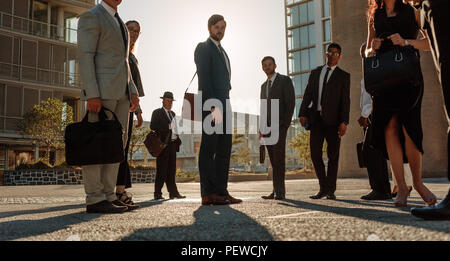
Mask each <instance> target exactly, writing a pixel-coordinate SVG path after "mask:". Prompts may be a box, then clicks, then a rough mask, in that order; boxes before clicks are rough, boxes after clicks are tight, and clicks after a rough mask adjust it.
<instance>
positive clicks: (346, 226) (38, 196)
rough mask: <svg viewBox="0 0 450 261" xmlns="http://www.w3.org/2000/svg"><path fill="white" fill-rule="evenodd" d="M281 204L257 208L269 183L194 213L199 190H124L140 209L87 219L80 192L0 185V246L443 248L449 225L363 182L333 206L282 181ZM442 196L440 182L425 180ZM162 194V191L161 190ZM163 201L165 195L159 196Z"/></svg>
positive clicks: (304, 187)
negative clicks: (352, 244)
mask: <svg viewBox="0 0 450 261" xmlns="http://www.w3.org/2000/svg"><path fill="white" fill-rule="evenodd" d="M286 184H287V192H288V193H287V199H286V200H283V201H273V200H269V201H265V200H263V199H261V198H260V197H261V196H262V195H267V194H269V192H270V191H271V190H272V189H271V187H272V182H271V181H253V182H237V183H230V184H229V191H230V193H231V194H232V195H233V196H235V197H238V198H242V199H243V200H244V203H242V204H239V205H230V206H201V205H200V197H199V190H200V185H199V183H180V184H178V187H179V190H180V192H181V193H182V194H183V195H186V196H187V198H186V199H183V200H165V201H164V200H162V201H154V200H153V184H136V185H134V186H133V188H132V189H130V192H132V193H133V194H134V198H133V199H134V201H135V202H137V203H139V204H140V205H141V209H139V210H137V211H133V212H127V213H123V214H113V215H100V214H87V213H86V212H85V205H84V189H83V186H27V187H5V186H0V240H20V241H24V240H25V241H27V240H50V241H53V240H58V241H65V240H83V241H84V240H95V241H105V240H106V241H109V240H114V241H116V240H177V241H178V240H187V241H197V240H202V241H209V240H221V241H222V240H226V241H235V240H239V241H241V240H244V241H246V240H257V241H261V240H263V241H264V240H276V241H279V240H283V241H287V240H296V241H310V240H320V241H330V240H331V241H334V240H350V241H354V240H358V241H366V240H401V241H403V240H443V241H450V221H444V222H442V221H441V222H438V221H422V220H419V219H416V218H414V217H413V216H411V215H410V214H409V211H410V208H411V207H414V206H423V205H424V203H423V201H422V200H421V198H420V196H419V195H418V194H417V192H413V193H412V195H411V198H410V200H409V206H408V207H406V208H395V207H394V206H393V203H392V200H386V201H373V202H369V201H362V200H360V199H359V198H360V196H362V195H364V194H366V193H367V192H368V191H369V185H368V180H367V179H340V180H339V181H338V191H337V192H336V196H337V200H334V201H333V200H326V199H322V200H311V199H309V195H313V194H315V193H316V192H317V189H318V183H317V181H316V180H314V179H308V180H288V181H286ZM426 184H427V186H429V188H430V189H431V190H432V191H433V192H434V193H435V194H436V196H438V197H439V198H442V197H444V196H445V195H446V194H447V192H448V189H449V188H450V185H449V184H448V182H447V181H446V180H445V179H427V180H426ZM164 190H165V188H164ZM165 196H168V195H167V193H166V194H165Z"/></svg>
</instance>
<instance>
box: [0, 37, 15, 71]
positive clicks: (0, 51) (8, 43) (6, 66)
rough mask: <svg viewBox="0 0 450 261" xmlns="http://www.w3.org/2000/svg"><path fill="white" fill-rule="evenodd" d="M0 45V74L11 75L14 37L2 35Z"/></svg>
mask: <svg viewBox="0 0 450 261" xmlns="http://www.w3.org/2000/svg"><path fill="white" fill-rule="evenodd" d="M0 46H1V48H0V75H5V76H11V65H10V64H11V63H12V51H11V50H12V46H13V41H12V38H11V37H8V36H5V35H0Z"/></svg>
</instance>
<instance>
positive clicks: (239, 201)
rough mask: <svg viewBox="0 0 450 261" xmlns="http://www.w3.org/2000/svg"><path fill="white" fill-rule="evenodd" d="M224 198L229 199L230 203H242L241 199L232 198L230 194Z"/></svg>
mask: <svg viewBox="0 0 450 261" xmlns="http://www.w3.org/2000/svg"><path fill="white" fill-rule="evenodd" d="M226 199H228V201H230V204H239V203H242V199H238V198H234V197H232V196H231V195H228V196H226Z"/></svg>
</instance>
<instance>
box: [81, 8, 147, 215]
mask: <svg viewBox="0 0 450 261" xmlns="http://www.w3.org/2000/svg"><path fill="white" fill-rule="evenodd" d="M121 2H122V0H103V1H102V3H101V4H99V5H97V6H96V7H94V8H92V9H91V10H88V11H86V12H85V13H83V14H82V15H81V16H80V20H79V22H78V62H79V65H80V75H81V79H82V81H83V90H82V95H81V96H82V99H83V100H86V101H87V107H88V111H89V121H90V122H96V121H98V113H99V112H100V111H101V109H102V107H105V108H107V109H109V110H111V111H113V112H114V113H115V114H116V115H117V117H118V119H119V121H120V123H121V124H122V127H123V128H124V134H123V141H124V146H125V143H126V137H127V126H128V117H129V112H130V111H134V110H135V109H136V108H137V107H138V106H139V98H138V91H137V89H136V87H135V85H134V83H133V80H132V78H131V73H130V67H129V63H128V55H129V34H128V30H127V27H126V26H125V24H124V23H123V21H122V19H120V17H119V15H118V13H117V7H118V6H119V5H120V4H121ZM106 113H107V115H108V117H109V118H112V114H111V113H109V112H106ZM118 168H119V163H116V164H105V165H90V166H82V169H83V180H84V188H85V192H86V204H87V207H86V211H87V212H88V213H120V212H124V211H127V210H128V208H127V206H126V205H124V204H122V203H121V202H120V201H118V200H117V198H116V195H115V193H114V189H115V185H116V181H117V173H118Z"/></svg>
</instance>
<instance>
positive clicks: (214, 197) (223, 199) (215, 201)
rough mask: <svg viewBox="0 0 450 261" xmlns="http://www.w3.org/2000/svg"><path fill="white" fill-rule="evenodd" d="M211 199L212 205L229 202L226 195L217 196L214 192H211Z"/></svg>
mask: <svg viewBox="0 0 450 261" xmlns="http://www.w3.org/2000/svg"><path fill="white" fill-rule="evenodd" d="M211 199H212V204H213V205H228V204H230V201H229V200H228V199H227V197H226V196H218V195H216V194H212V195H211Z"/></svg>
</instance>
